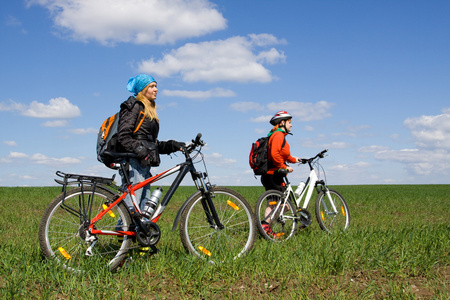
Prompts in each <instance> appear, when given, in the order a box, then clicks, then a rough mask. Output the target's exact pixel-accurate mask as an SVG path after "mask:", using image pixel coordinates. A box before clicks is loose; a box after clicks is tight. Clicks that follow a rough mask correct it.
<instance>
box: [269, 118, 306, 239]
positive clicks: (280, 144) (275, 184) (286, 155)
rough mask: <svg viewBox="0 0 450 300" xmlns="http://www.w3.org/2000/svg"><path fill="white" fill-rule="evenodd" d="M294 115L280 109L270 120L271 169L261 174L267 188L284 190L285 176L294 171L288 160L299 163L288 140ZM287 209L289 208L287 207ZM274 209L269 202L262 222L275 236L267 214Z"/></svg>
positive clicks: (270, 233) (274, 235)
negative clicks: (292, 153)
mask: <svg viewBox="0 0 450 300" xmlns="http://www.w3.org/2000/svg"><path fill="white" fill-rule="evenodd" d="M291 119H292V116H291V115H290V114H289V113H288V112H287V111H279V112H277V113H276V114H275V116H273V118H272V119H271V120H270V124H272V125H273V126H274V127H273V128H272V130H271V131H270V133H269V134H268V136H269V143H268V145H267V153H268V156H269V171H267V173H266V174H263V175H262V176H261V183H262V185H263V186H264V188H265V189H266V191H267V190H278V191H282V192H284V191H285V189H286V187H285V184H284V176H286V175H287V174H288V173H291V172H293V171H294V169H292V167H289V166H287V165H286V162H290V163H297V162H300V161H301V159H300V158H298V157H293V156H291V149H290V147H289V144H288V143H287V142H286V139H285V138H286V135H288V134H289V133H290V131H291V128H292V123H291ZM287 209H289V208H288V207H287ZM272 210H273V206H272V205H270V204H269V203H267V207H266V210H265V214H264V215H265V217H266V218H265V221H262V222H261V226H262V227H263V229H264V231H265V232H266V233H267V234H268V235H271V236H273V237H276V236H277V235H276V233H275V232H273V230H272V228H271V227H270V224H269V223H270V219H269V218H267V216H268V215H269V214H270V212H271V211H272Z"/></svg>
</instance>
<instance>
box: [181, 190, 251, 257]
mask: <svg viewBox="0 0 450 300" xmlns="http://www.w3.org/2000/svg"><path fill="white" fill-rule="evenodd" d="M213 193H214V198H213V203H214V206H215V209H216V211H217V215H218V217H219V219H220V222H221V223H222V224H223V225H224V228H223V229H219V228H217V227H216V226H215V223H213V224H212V225H211V224H210V223H208V221H207V218H206V214H205V211H204V209H203V205H202V195H201V193H200V192H197V193H195V194H194V195H192V196H191V197H190V199H189V200H188V201H189V203H188V205H187V206H186V208H185V209H184V211H183V213H182V216H181V223H180V235H181V241H182V243H183V246H184V248H185V249H186V250H187V251H188V252H189V253H191V254H193V255H196V256H198V257H201V258H204V259H207V260H208V261H210V262H211V263H222V262H225V261H232V260H234V259H236V258H238V257H240V256H242V255H244V254H245V253H246V252H247V251H249V250H251V249H252V248H253V244H254V241H255V233H256V228H255V221H254V216H253V213H252V211H251V208H250V205H249V204H248V202H247V201H246V200H245V199H244V198H243V197H242V196H241V195H239V194H238V193H236V192H234V191H232V190H230V189H227V188H221V187H215V188H213Z"/></svg>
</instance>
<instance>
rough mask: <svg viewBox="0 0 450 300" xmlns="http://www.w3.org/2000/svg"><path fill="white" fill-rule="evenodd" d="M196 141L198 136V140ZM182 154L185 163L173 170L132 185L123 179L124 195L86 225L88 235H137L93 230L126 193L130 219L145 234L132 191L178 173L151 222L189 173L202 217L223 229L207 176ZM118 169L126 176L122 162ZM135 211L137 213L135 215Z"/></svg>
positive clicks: (155, 220) (179, 211)
mask: <svg viewBox="0 0 450 300" xmlns="http://www.w3.org/2000/svg"><path fill="white" fill-rule="evenodd" d="M198 139H199V137H198ZM184 152H185V156H186V162H184V163H181V164H178V165H176V166H175V167H172V168H170V169H168V170H166V171H164V172H162V173H159V174H156V175H155V176H152V177H150V178H148V179H146V180H144V181H142V182H139V183H137V184H135V185H133V184H132V183H131V182H130V181H129V179H128V177H125V180H126V182H127V192H124V193H123V194H122V195H121V196H120V197H118V198H117V199H116V200H115V201H114V202H112V203H111V204H109V205H108V207H107V208H106V209H104V210H102V211H101V212H100V213H99V214H98V215H97V216H95V217H94V218H93V219H92V220H91V222H90V224H89V226H88V232H89V233H90V234H92V235H95V234H103V235H127V236H136V231H106V230H103V231H102V230H98V229H96V228H95V223H96V222H97V221H98V220H100V219H101V218H102V217H103V216H104V215H105V214H107V213H108V212H109V211H110V210H111V208H112V207H114V206H116V205H118V204H119V203H120V202H122V201H124V199H125V197H126V196H127V195H128V194H129V195H130V196H131V199H132V203H133V207H132V208H131V210H130V208H128V207H127V206H126V207H127V208H128V210H129V213H130V215H131V216H132V218H133V219H134V221H135V222H136V224H137V225H138V227H139V229H140V230H142V231H143V232H144V233H145V234H148V233H149V232H148V231H149V230H148V229H147V227H146V226H144V225H143V222H142V220H141V214H142V212H141V209H140V206H139V203H138V201H137V199H136V196H135V191H136V190H139V189H141V188H143V187H145V186H147V185H149V184H152V183H154V182H157V181H159V180H161V179H163V178H166V177H168V176H170V175H172V174H175V173H177V172H178V175H177V177H176V178H175V180H174V181H173V182H172V184H171V186H170V187H169V190H168V191H167V193H166V194H165V195H164V197H163V199H162V200H161V202H160V203H159V204H158V207H157V209H156V210H155V212H154V214H153V216H152V219H151V222H153V223H155V224H156V222H157V221H158V220H159V218H160V216H161V215H162V213H163V212H164V210H165V208H166V206H167V205H168V203H169V202H170V200H171V198H172V196H173V195H174V193H175V191H176V190H177V189H178V187H179V186H180V184H181V182H182V181H183V179H184V177H185V176H186V175H187V174H188V173H191V176H192V180H193V181H194V183H195V186H196V188H197V190H200V191H201V193H202V195H203V197H204V201H203V200H202V201H203V207H204V209H205V214H206V217H207V220H208V222H209V223H210V225H211V226H217V228H219V229H223V228H224V226H223V225H222V224H221V223H220V220H219V217H218V216H217V212H216V210H215V207H214V204H213V202H212V199H211V191H210V184H209V183H206V182H205V180H204V179H205V178H206V177H207V173H206V172H205V173H201V172H197V171H196V169H195V167H194V163H193V161H192V158H191V157H190V153H189V151H184ZM119 166H120V168H122V172H123V174H126V170H125V166H124V164H123V163H120V164H119ZM186 205H187V200H186V201H185V202H184V203H183V205H182V206H181V207H180V209H179V210H178V213H177V216H176V217H175V220H174V224H173V228H172V231H173V230H175V229H176V227H177V226H178V222H179V219H180V216H181V212H182V211H183V209H184V207H185V206H186ZM136 212H137V214H136Z"/></svg>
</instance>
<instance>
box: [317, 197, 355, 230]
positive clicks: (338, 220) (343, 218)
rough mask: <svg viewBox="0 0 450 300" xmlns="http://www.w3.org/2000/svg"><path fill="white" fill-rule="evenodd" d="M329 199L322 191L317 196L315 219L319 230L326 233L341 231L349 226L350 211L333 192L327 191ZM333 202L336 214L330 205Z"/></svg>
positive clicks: (342, 198) (341, 198) (342, 200)
mask: <svg viewBox="0 0 450 300" xmlns="http://www.w3.org/2000/svg"><path fill="white" fill-rule="evenodd" d="M329 192H330V196H331V199H330V198H328V196H327V194H326V193H325V192H324V191H322V192H320V193H319V195H317V200H316V218H317V222H319V225H320V228H322V230H325V231H327V232H328V233H335V232H339V231H343V230H345V229H347V228H348V226H350V211H349V210H348V206H347V202H345V200H344V197H342V196H341V194H339V193H338V192H337V191H335V190H331V189H330V190H329ZM331 201H333V204H334V206H335V207H336V212H335V211H334V209H333V205H332V203H331Z"/></svg>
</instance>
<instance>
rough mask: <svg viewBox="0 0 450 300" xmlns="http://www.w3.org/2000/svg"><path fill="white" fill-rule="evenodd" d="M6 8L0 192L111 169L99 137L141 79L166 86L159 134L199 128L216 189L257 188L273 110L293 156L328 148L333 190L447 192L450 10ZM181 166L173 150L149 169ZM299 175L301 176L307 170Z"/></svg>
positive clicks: (435, 6)
mask: <svg viewBox="0 0 450 300" xmlns="http://www.w3.org/2000/svg"><path fill="white" fill-rule="evenodd" d="M0 11H1V14H0V16H1V25H0V38H1V46H0V62H1V69H0V90H1V91H2V92H1V94H0V126H1V128H2V133H1V135H0V143H1V147H0V186H47V185H53V184H54V181H53V178H54V177H55V175H54V173H55V171H57V170H61V171H63V172H72V173H82V174H95V175H100V176H111V175H112V174H114V171H112V170H109V169H108V168H106V167H105V166H103V165H102V164H101V163H99V162H97V160H96V152H95V144H96V138H97V132H98V128H99V126H100V124H101V123H102V122H103V120H104V119H105V118H106V117H108V116H109V115H112V114H114V113H115V112H116V111H118V109H119V105H120V103H121V102H123V101H124V100H126V99H127V97H128V96H129V93H128V91H127V90H126V83H127V81H128V79H129V78H130V77H131V76H134V75H135V74H138V73H147V74H150V75H152V76H154V77H155V78H156V80H157V81H158V88H159V91H158V98H157V104H158V114H159V117H160V120H161V122H160V124H161V130H160V140H168V139H176V140H180V141H189V140H190V139H192V138H193V137H194V136H195V135H196V134H197V133H198V132H201V133H202V134H203V137H204V140H205V141H206V142H207V143H208V145H207V147H205V148H204V154H205V159H206V163H207V166H208V171H209V174H210V177H211V181H212V183H214V184H217V185H259V184H260V183H259V180H256V179H255V178H254V176H253V175H252V172H251V170H250V169H249V166H248V154H249V149H250V145H251V143H252V142H253V141H254V140H256V139H257V138H258V137H260V136H263V135H266V134H267V132H268V131H269V130H270V129H271V126H270V124H269V122H268V121H269V119H270V117H271V116H272V115H273V114H274V113H275V112H276V111H278V110H287V111H289V112H290V113H291V114H292V115H293V116H294V118H293V125H294V126H293V131H292V132H293V135H292V136H289V137H288V138H287V139H288V142H289V144H290V145H291V152H292V154H293V155H294V156H299V157H310V156H313V155H315V154H316V153H317V152H319V151H321V150H323V149H325V148H328V149H330V151H329V156H328V157H326V159H324V160H322V163H323V166H324V168H325V170H326V175H327V179H328V182H329V184H433V183H439V184H448V183H450V152H449V149H450V18H449V17H448V16H449V15H450V2H449V1H411V0H409V1H401V0H398V1H375V0H373V1H364V0H359V1H312V0H311V1H300V0H299V1H297V0H291V1H269V0H258V1H256V0H250V1H236V0H228V1H220V0H214V1H206V0H195V1H187V0H186V1H185V0H152V1H151V0H147V1H144V0H127V1H120V0H96V1H89V0H70V1H69V0H28V1H19V0H6V1H1V3H0ZM181 161H182V160H181V156H172V157H169V156H166V155H163V156H162V164H161V166H160V167H159V168H157V169H154V170H153V173H157V172H158V170H159V171H162V170H164V169H166V168H168V167H170V166H172V165H174V164H177V163H179V162H181ZM293 167H294V170H295V171H294V173H292V174H291V176H290V177H291V179H292V181H293V182H298V181H299V180H300V179H304V178H305V177H306V176H307V173H308V170H307V168H306V167H305V166H293ZM163 183H169V180H166V181H165V182H163ZM184 184H191V183H190V181H189V178H187V179H186V180H185V181H184Z"/></svg>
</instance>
